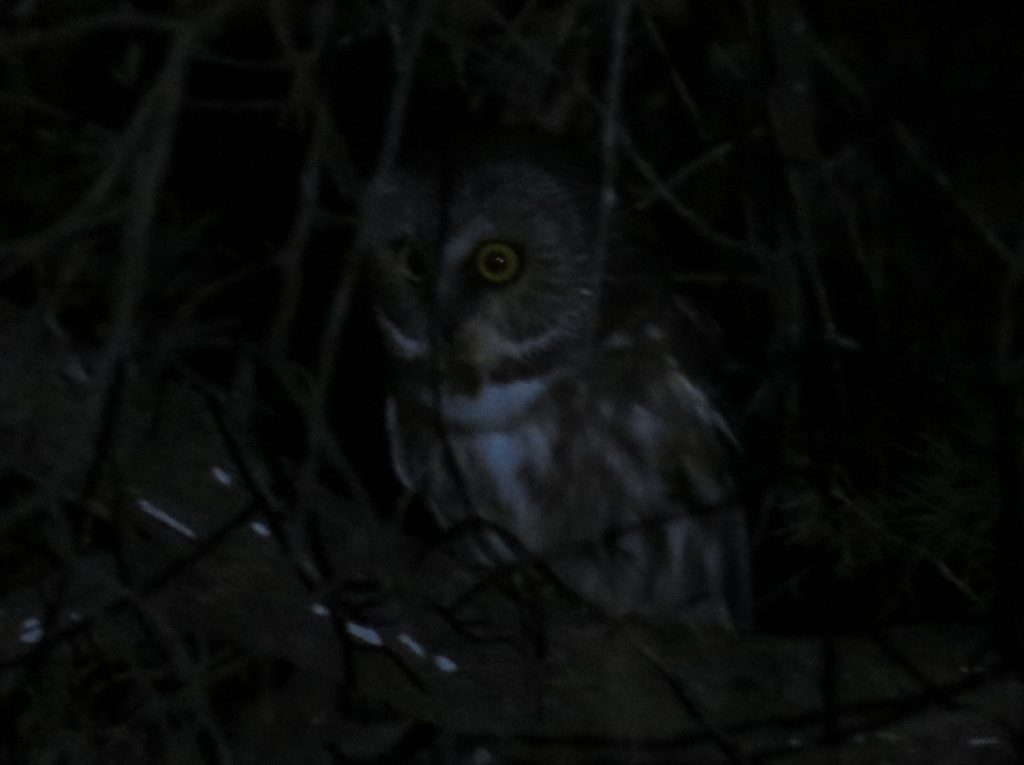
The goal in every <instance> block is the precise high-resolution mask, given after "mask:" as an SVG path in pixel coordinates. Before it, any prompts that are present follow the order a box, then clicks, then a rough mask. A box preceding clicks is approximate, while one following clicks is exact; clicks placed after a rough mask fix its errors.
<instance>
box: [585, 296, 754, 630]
mask: <svg viewBox="0 0 1024 765" xmlns="http://www.w3.org/2000/svg"><path fill="white" fill-rule="evenodd" d="M667 319H671V321H666V320H667ZM683 319H684V320H685V317H683ZM679 326H680V321H679V317H678V316H672V315H671V314H669V315H664V314H663V315H662V316H661V317H660V320H659V319H656V318H653V317H652V316H651V314H650V313H646V315H645V314H641V313H638V314H635V315H634V316H633V317H631V318H629V319H626V320H624V322H623V323H622V324H621V325H620V326H619V328H618V329H616V330H615V331H612V332H610V333H608V334H607V335H606V336H605V338H604V341H603V351H602V354H601V355H602V357H603V358H602V364H601V366H602V369H603V372H602V375H601V376H602V377H603V380H602V381H601V382H600V383H599V384H600V386H601V387H602V388H603V394H602V396H603V397H608V398H609V399H612V400H616V401H617V402H618V403H617V406H616V409H617V411H619V412H620V413H621V419H622V422H621V423H620V425H619V427H620V428H625V435H626V438H627V440H628V441H629V442H630V443H631V445H632V449H633V451H634V453H636V454H638V455H641V457H640V459H641V460H643V462H645V463H646V464H647V465H648V466H649V469H650V472H649V475H650V480H651V481H655V482H658V483H659V484H660V496H661V499H660V501H659V502H658V503H656V505H655V506H652V507H650V508H646V512H649V513H651V514H652V515H653V516H656V517H658V518H661V519H662V520H661V521H659V523H660V527H659V528H658V534H657V537H656V538H655V539H654V540H653V541H652V540H648V541H646V542H645V543H644V544H646V545H650V546H651V550H650V551H649V552H648V555H647V556H645V557H648V559H649V560H652V561H654V563H653V564H652V566H653V569H654V570H653V571H652V573H651V576H652V577H653V580H652V585H651V587H650V590H651V593H652V599H653V600H654V601H655V602H659V601H660V602H672V601H674V600H681V601H683V602H685V603H686V604H694V612H695V613H696V614H697V615H698V616H699V618H702V619H703V618H704V614H705V612H707V613H706V616H707V617H708V618H710V620H712V621H718V622H727V623H733V624H744V623H746V622H748V621H749V617H750V611H751V594H750V590H751V586H750V550H749V542H748V536H747V527H746V518H745V512H744V509H743V506H742V502H741V497H740V484H739V472H740V468H739V465H740V450H739V446H738V443H737V439H736V438H735V436H734V435H733V432H732V429H731V427H730V424H729V422H728V421H727V418H726V416H725V415H724V414H723V412H722V409H721V407H720V406H719V405H718V404H717V402H716V401H715V399H714V396H713V395H712V392H711V390H712V389H711V386H710V385H709V383H708V382H707V381H706V379H705V378H704V377H702V376H699V375H698V374H697V373H695V372H692V371H691V369H692V368H694V367H699V364H698V363H697V362H696V361H695V358H696V355H697V354H703V353H704V350H702V349H700V348H699V347H698V342H699V338H698V337H697V335H696V334H695V333H694V332H693V328H692V327H688V328H685V333H684V334H681V333H680V332H679V330H678V327H679ZM620 432H621V431H620ZM687 607H689V605H688V606H687Z"/></svg>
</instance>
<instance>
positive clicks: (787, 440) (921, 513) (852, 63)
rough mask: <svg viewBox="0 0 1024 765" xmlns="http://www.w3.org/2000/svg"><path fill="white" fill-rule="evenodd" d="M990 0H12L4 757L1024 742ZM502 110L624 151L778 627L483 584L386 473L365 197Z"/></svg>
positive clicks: (504, 753) (772, 754)
mask: <svg viewBox="0 0 1024 765" xmlns="http://www.w3.org/2000/svg"><path fill="white" fill-rule="evenodd" d="M984 5H991V8H986V7H972V6H968V5H964V4H957V5H954V4H951V3H924V2H910V3H885V2H881V0H872V1H871V2H856V3H854V2H836V3H831V4H816V3H809V2H800V0H784V1H783V2H768V0H729V2H715V3H713V2H667V1H661V0H631V1H630V0H619V1H618V2H586V1H573V0H551V1H549V2H536V1H531V0H525V1H524V0H518V1H507V2H506V1H505V0H492V2H470V1H469V0H451V1H450V2H446V1H443V0H437V1H434V0H418V1H410V2H406V1H404V0H390V1H388V2H371V1H370V0H365V2H361V1H360V0H353V1H347V2H332V1H331V0H307V1H304V2H285V1H284V0H266V1H265V2H262V1H260V0H253V1H251V2H240V1H239V0H214V1H213V2H198V1H196V2H190V1H189V0H178V1H177V2H170V1H169V0H168V1H166V2H156V1H155V0H154V1H152V2H144V1H143V0H126V1H125V2H112V1H110V0H92V1H91V2H74V3H73V2H67V0H63V1H61V0H23V1H22V2H16V3H8V4H5V5H4V7H3V8H2V9H0V572H2V575H0V762H12V763H106V762H128V763H136V762H138V763H160V762H168V763H177V762H186V763H206V762H210V763H229V762H253V763H263V762H266V763H279V762H296V763H299V762H301V763H306V762H309V763H331V762H392V761H393V762H422V763H432V762H449V761H451V762H467V763H485V762H506V761H509V762H511V761H535V762H580V761H593V762H598V761H599V762H731V763H738V762H787V763H798V762H799V763H812V762H820V761H830V762H861V761H863V762H879V761H886V758H889V761H893V760H895V759H896V758H897V757H898V758H899V761H903V762H922V763H924V762H928V763H931V762H1006V763H1010V762H1015V761H1018V758H1020V757H1021V756H1022V751H1024V750H1022V744H1021V738H1020V737H1021V728H1020V725H1019V721H1020V718H1021V715H1022V714H1024V712H1022V709H1024V700H1022V690H1021V685H1020V679H1021V673H1022V672H1024V490H1022V482H1024V446H1022V439H1024V309H1022V305H1024V281H1022V277H1024V229H1022V226H1021V220H1022V216H1021V213H1022V211H1024V183H1022V180H1021V179H1022V178H1024V140H1022V136H1024V114H1022V113H1021V104H1024V77H1022V76H1021V72H1024V50H1022V48H1021V46H1020V45H1019V41H1018V40H1017V37H1019V31H1018V30H1019V29H1020V23H1019V22H1020V20H1019V19H1018V18H1016V16H1017V15H1019V14H1018V13H1017V12H1016V11H1012V10H1009V9H1003V8H1001V7H1000V9H999V10H997V6H996V4H983V6H984ZM498 126H502V127H507V126H528V127H531V128H541V129H543V130H546V131H550V132H554V133H558V134H561V135H566V136H570V137H572V138H573V140H575V141H578V142H579V143H581V144H584V145H586V146H587V148H588V149H589V150H591V151H592V153H593V154H594V156H595V157H598V158H600V161H601V162H602V166H603V167H605V168H606V169H608V168H613V169H614V173H615V175H616V179H617V182H618V184H619V187H620V188H621V190H622V195H623V197H624V198H625V199H627V200H628V201H629V204H631V205H632V206H634V207H635V208H636V209H637V210H638V211H639V212H640V213H641V214H642V217H643V218H644V219H645V220H646V221H648V222H649V224H650V227H651V229H652V236H653V237H654V238H655V240H656V241H658V242H659V243H660V246H661V247H662V248H663V249H664V251H665V252H664V254H665V256H666V262H667V263H668V264H669V265H668V266H667V267H666V279H669V280H671V281H672V283H673V284H674V285H677V287H678V290H679V294H680V295H681V296H685V297H686V298H688V299H690V300H692V301H694V302H695V303H696V304H697V305H699V306H700V307H701V308H702V309H703V310H704V311H706V312H707V313H708V314H709V315H710V316H712V317H713V318H714V319H715V321H716V322H717V323H718V324H720V325H721V328H722V337H723V342H724V345H725V351H726V356H727V358H728V361H727V363H726V364H725V366H724V368H723V370H722V375H721V377H722V386H723V390H725V391H726V392H727V394H728V398H729V399H730V400H731V402H732V405H733V408H734V411H735V413H736V416H737V421H738V422H739V423H740V425H741V427H742V430H743V433H744V442H745V451H746V462H747V464H748V468H749V469H748V483H749V487H748V493H749V496H750V518H751V525H752V528H753V531H754V541H755V545H756V546H755V555H756V559H757V571H756V574H757V579H756V590H757V593H756V595H757V620H756V624H755V628H754V630H753V631H752V633H751V634H750V635H741V636H734V635H725V636H723V635H715V634H712V635H708V634H706V633H704V632H702V631H701V630H700V629H691V628H684V627H681V626H679V625H652V624H641V623H635V622H633V621H629V622H628V623H618V622H614V621H612V620H607V619H601V618H600V617H598V616H595V615H594V614H592V613H589V612H588V611H587V610H586V609H582V608H580V607H579V604H578V603H575V602H573V599H572V597H571V596H569V595H567V594H565V593H562V592H559V591H558V590H557V589H556V590H552V588H550V587H546V586H545V584H546V583H545V582H544V576H543V573H542V572H536V571H513V572H506V571H498V572H491V573H490V575H489V576H486V577H484V578H483V579H481V578H480V576H479V572H473V571H467V570H465V567H463V566H460V565H459V564H458V563H457V562H456V561H455V560H454V559H453V558H452V556H450V555H449V554H448V551H449V549H450V547H451V542H452V540H450V539H447V538H445V536H444V535H442V534H441V533H440V532H439V531H438V530H437V529H436V528H434V527H433V526H432V525H431V523H430V522H429V521H428V520H427V514H426V512H425V511H424V508H423V507H422V506H421V502H420V500H418V499H417V498H415V497H411V498H410V497H406V496H403V495H402V493H401V492H400V490H399V489H398V488H397V487H396V485H395V483H394V480H393V478H392V476H391V470H390V464H389V457H388V452H387V446H386V443H385V437H384V433H383V427H384V426H383V419H382V415H381V411H382V406H383V403H382V399H381V394H380V377H381V374H382V372H381V352H380V349H379V348H378V347H377V345H376V343H377V339H376V337H375V335H374V332H373V329H372V326H371V322H370V319H369V317H368V315H367V314H368V311H367V305H366V298H365V294H364V290H363V285H362V283H361V282H360V273H359V263H358V258H357V256H356V255H355V254H354V250H353V247H352V243H353V240H354V237H355V235H356V231H357V229H358V225H359V216H358V210H359V201H360V193H361V189H362V188H364V186H365V185H366V183H367V182H368V181H369V179H370V178H371V177H372V176H373V173H374V172H375V171H377V170H379V169H380V168H382V167H384V166H386V165H388V164H390V163H391V162H393V161H394V160H395V158H396V157H397V156H398V155H399V153H401V152H406V151H416V150H417V149H422V148H428V149H437V148H441V147H446V148H447V149H448V150H455V151H457V150H458V142H459V140H460V136H463V135H465V134H467V133H472V132H479V131H487V130H490V129H493V128H495V127H498ZM609 171H610V170H609ZM823 752H824V754H823Z"/></svg>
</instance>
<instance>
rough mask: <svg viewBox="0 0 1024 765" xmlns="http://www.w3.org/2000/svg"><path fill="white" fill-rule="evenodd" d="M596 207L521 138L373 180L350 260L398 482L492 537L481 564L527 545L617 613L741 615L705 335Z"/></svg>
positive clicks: (730, 498)
mask: <svg viewBox="0 0 1024 765" xmlns="http://www.w3.org/2000/svg"><path fill="white" fill-rule="evenodd" d="M600 198H601V195H600V184H599V183H598V182H597V177H596V171H595V170H593V169H592V168H588V166H587V165H586V163H584V162H581V161H580V160H578V159H575V158H574V155H573V154H572V152H571V151H568V150H563V149H562V148H560V147H559V146H557V145H555V144H553V143H549V142H547V141H545V140H537V139H529V140H526V139H522V138H508V139H505V140H504V141H503V140H500V139H499V140H496V141H493V142H488V143H486V144H475V145H472V146H467V147H464V149H463V150H462V151H460V152H457V153H453V154H452V156H449V157H448V158H447V159H446V161H445V162H443V163H439V164H437V165H436V166H434V167H433V168H432V169H430V170H427V169H425V168H421V169H419V170H413V169H403V170H397V171H393V172H391V173H388V174H386V175H384V176H382V177H379V178H377V179H376V181H375V182H374V184H373V185H372V186H371V189H370V191H369V193H368V195H367V199H366V203H365V206H364V211H363V213H364V215H363V231H362V237H361V246H362V247H364V248H365V250H366V251H367V253H368V256H369V260H370V265H371V269H372V272H373V283H374V289H375V293H374V294H375V307H376V312H377V317H378V320H379V323H380V326H381V329H382V332H383V336H384V339H385V342H386V345H387V347H388V349H389V351H390V354H391V356H392V365H391V375H390V387H389V395H388V403H387V408H388V412H387V419H388V429H389V436H390V440H391V449H392V456H393V461H394V466H395V470H396V472H397V474H398V477H399V479H400V480H401V481H402V483H403V484H404V485H405V486H407V487H408V488H409V489H411V490H414V491H417V492H422V493H423V494H425V495H426V497H427V498H428V500H429V501H430V504H431V506H432V507H433V509H434V511H435V512H436V514H437V517H438V519H439V520H440V521H441V523H442V524H443V525H447V526H452V525H455V524H457V523H458V522H459V521H462V520H469V519H483V520H485V521H488V522H489V523H490V524H493V527H494V528H497V529H501V530H502V532H503V533H496V534H492V535H490V537H489V538H487V539H484V540H483V541H482V543H481V544H480V545H479V546H478V556H479V557H480V558H483V559H487V560H489V561H490V562H498V561H499V560H501V561H502V562H507V559H508V557H509V556H513V555H515V554H516V550H517V549H518V550H519V552H520V553H521V552H522V551H523V550H525V551H526V552H528V553H529V554H532V555H534V556H537V557H539V558H540V559H541V560H542V561H543V562H544V563H545V564H546V565H547V567H548V569H549V570H550V571H552V572H553V573H554V574H555V575H556V576H558V577H559V578H560V579H561V580H562V581H563V582H564V583H565V584H567V585H569V586H570V587H571V588H573V589H574V590H576V591H577V592H578V593H579V594H580V595H582V596H583V597H585V598H587V599H589V600H591V601H593V602H594V603H596V604H597V605H598V606H600V607H602V608H604V609H605V610H607V611H608V612H609V613H613V614H629V613H641V614H655V615H659V616H668V617H672V618H680V619H689V618H694V619H699V620H712V621H719V622H732V623H735V622H736V621H743V620H744V619H745V618H746V616H747V614H748V611H749V583H748V577H749V572H748V568H749V563H748V551H747V541H746V531H745V525H744V519H743V513H742V511H741V509H740V508H739V505H738V502H737V487H736V478H735V473H734V470H735V468H734V456H735V444H734V443H733V441H732V436H731V434H730V431H729V427H728V425H727V424H726V422H725V419H724V418H723V416H722V415H721V413H720V412H719V410H718V408H717V407H716V405H715V403H714V402H713V400H712V397H711V396H710V395H709V394H708V392H707V390H706V389H705V387H704V385H703V383H702V382H701V381H700V379H699V377H698V376H697V375H695V374H694V371H693V370H694V367H695V365H696V360H697V357H698V354H699V348H698V345H699V344H698V342H697V335H698V334H699V333H698V332H696V331H695V325H694V322H693V320H692V315H691V313H690V312H689V311H688V310H686V309H685V308H684V307H683V306H681V305H680V304H679V302H678V300H673V299H672V298H671V296H670V295H668V293H667V290H664V289H663V286H664V285H659V284H658V283H657V281H656V280H653V279H650V278H647V277H644V276H642V273H643V269H642V268H641V266H643V265H644V264H643V257H644V253H643V251H642V249H641V248H640V247H639V246H637V244H636V243H634V242H632V241H630V237H629V234H630V231H629V230H628V229H627V227H626V226H624V225H623V224H622V223H621V217H620V216H619V215H617V214H616V213H615V212H614V211H613V212H611V213H608V212H605V213H604V214H606V215H608V217H607V218H605V219H604V221H603V223H604V224H606V225H602V224H601V221H602V219H601V215H602V211H601V207H600ZM602 231H603V232H605V234H606V236H605V238H604V241H603V242H601V241H599V236H600V233H599V232H602ZM508 536H511V537H512V538H514V539H515V540H517V542H518V545H515V544H511V545H510V544H508V543H507V538H508Z"/></svg>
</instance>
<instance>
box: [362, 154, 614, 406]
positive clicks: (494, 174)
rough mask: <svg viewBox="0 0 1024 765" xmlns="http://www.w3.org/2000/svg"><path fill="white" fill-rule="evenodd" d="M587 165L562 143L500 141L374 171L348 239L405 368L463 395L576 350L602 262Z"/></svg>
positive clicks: (591, 325) (591, 316) (593, 310)
mask: <svg viewBox="0 0 1024 765" xmlns="http://www.w3.org/2000/svg"><path fill="white" fill-rule="evenodd" d="M595 175H596V174H595V173H594V172H593V170H592V169H588V168H587V167H586V166H585V165H583V164H582V163H580V162H579V161H577V160H576V159H575V158H574V157H573V156H572V154H571V152H569V151H568V150H566V151H561V150H560V148H559V147H557V146H553V145H549V144H546V143H543V142H539V141H524V140H508V141H507V142H503V143H499V142H489V143H486V144H480V145H475V146H472V147H470V148H467V149H465V150H464V151H462V152H461V153H460V154H459V155H458V156H453V157H449V158H447V160H446V161H445V162H441V163H436V164H424V165H419V166H405V167H402V168H400V169H397V170H394V171H392V172H390V173H388V174H387V175H385V176H384V177H380V178H378V179H376V181H375V182H374V183H373V184H372V185H371V188H370V189H369V191H368V193H367V195H366V199H365V203H364V207H363V211H362V213H363V214H362V234H361V238H360V241H361V245H362V247H363V249H364V251H365V252H366V254H367V256H368V258H369V265H370V268H371V270H372V275H373V284H374V289H375V299H374V303H375V309H376V312H377V318H378V321H379V324H380V326H381V328H382V330H383V334H384V338H385V342H386V344H387V346H388V348H389V350H390V353H391V355H392V356H393V357H394V358H395V359H396V360H397V361H398V362H399V363H401V364H403V365H405V367H406V370H407V373H405V372H404V373H403V374H404V375H405V376H406V377H409V378H410V379H411V378H415V377H417V370H419V372H420V373H421V374H426V373H427V370H433V374H435V375H437V376H439V378H440V380H439V382H440V383H441V384H442V385H444V386H445V387H446V388H447V389H448V390H450V391H452V392H454V393H458V394H461V395H464V396H472V395H476V394H478V393H480V392H481V391H482V389H483V388H484V387H485V386H488V385H492V384H505V383H511V382H515V381H520V380H528V379H537V378H539V377H542V376H546V375H547V376H550V375H555V374H557V373H558V371H559V370H560V369H565V368H571V367H572V366H573V365H575V364H579V363H580V362H581V359H582V355H583V354H584V353H585V349H587V348H589V347H591V345H592V335H593V333H594V331H595V323H596V316H597V311H598V304H599V300H600V288H601V280H602V272H603V264H602V262H601V256H600V252H601V250H602V248H600V247H599V246H598V241H597V236H598V234H597V232H598V230H599V228H600V227H599V225H598V214H599V191H600V188H599V183H597V182H596V178H595ZM421 379H422V378H421Z"/></svg>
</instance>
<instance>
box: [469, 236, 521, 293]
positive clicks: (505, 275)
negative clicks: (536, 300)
mask: <svg viewBox="0 0 1024 765" xmlns="http://www.w3.org/2000/svg"><path fill="white" fill-rule="evenodd" d="M473 260H474V263H475V264H476V270H477V273H479V274H480V276H482V277H483V278H484V280H485V281H487V282H490V283H491V284H508V283H509V282H510V281H512V280H513V279H515V278H516V276H518V275H519V271H520V269H521V268H522V260H521V258H520V257H519V252H518V250H516V248H515V247H513V246H512V245H509V244H505V243H504V242H484V243H483V244H481V245H480V246H479V247H478V248H477V250H476V254H475V255H474V257H473Z"/></svg>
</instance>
